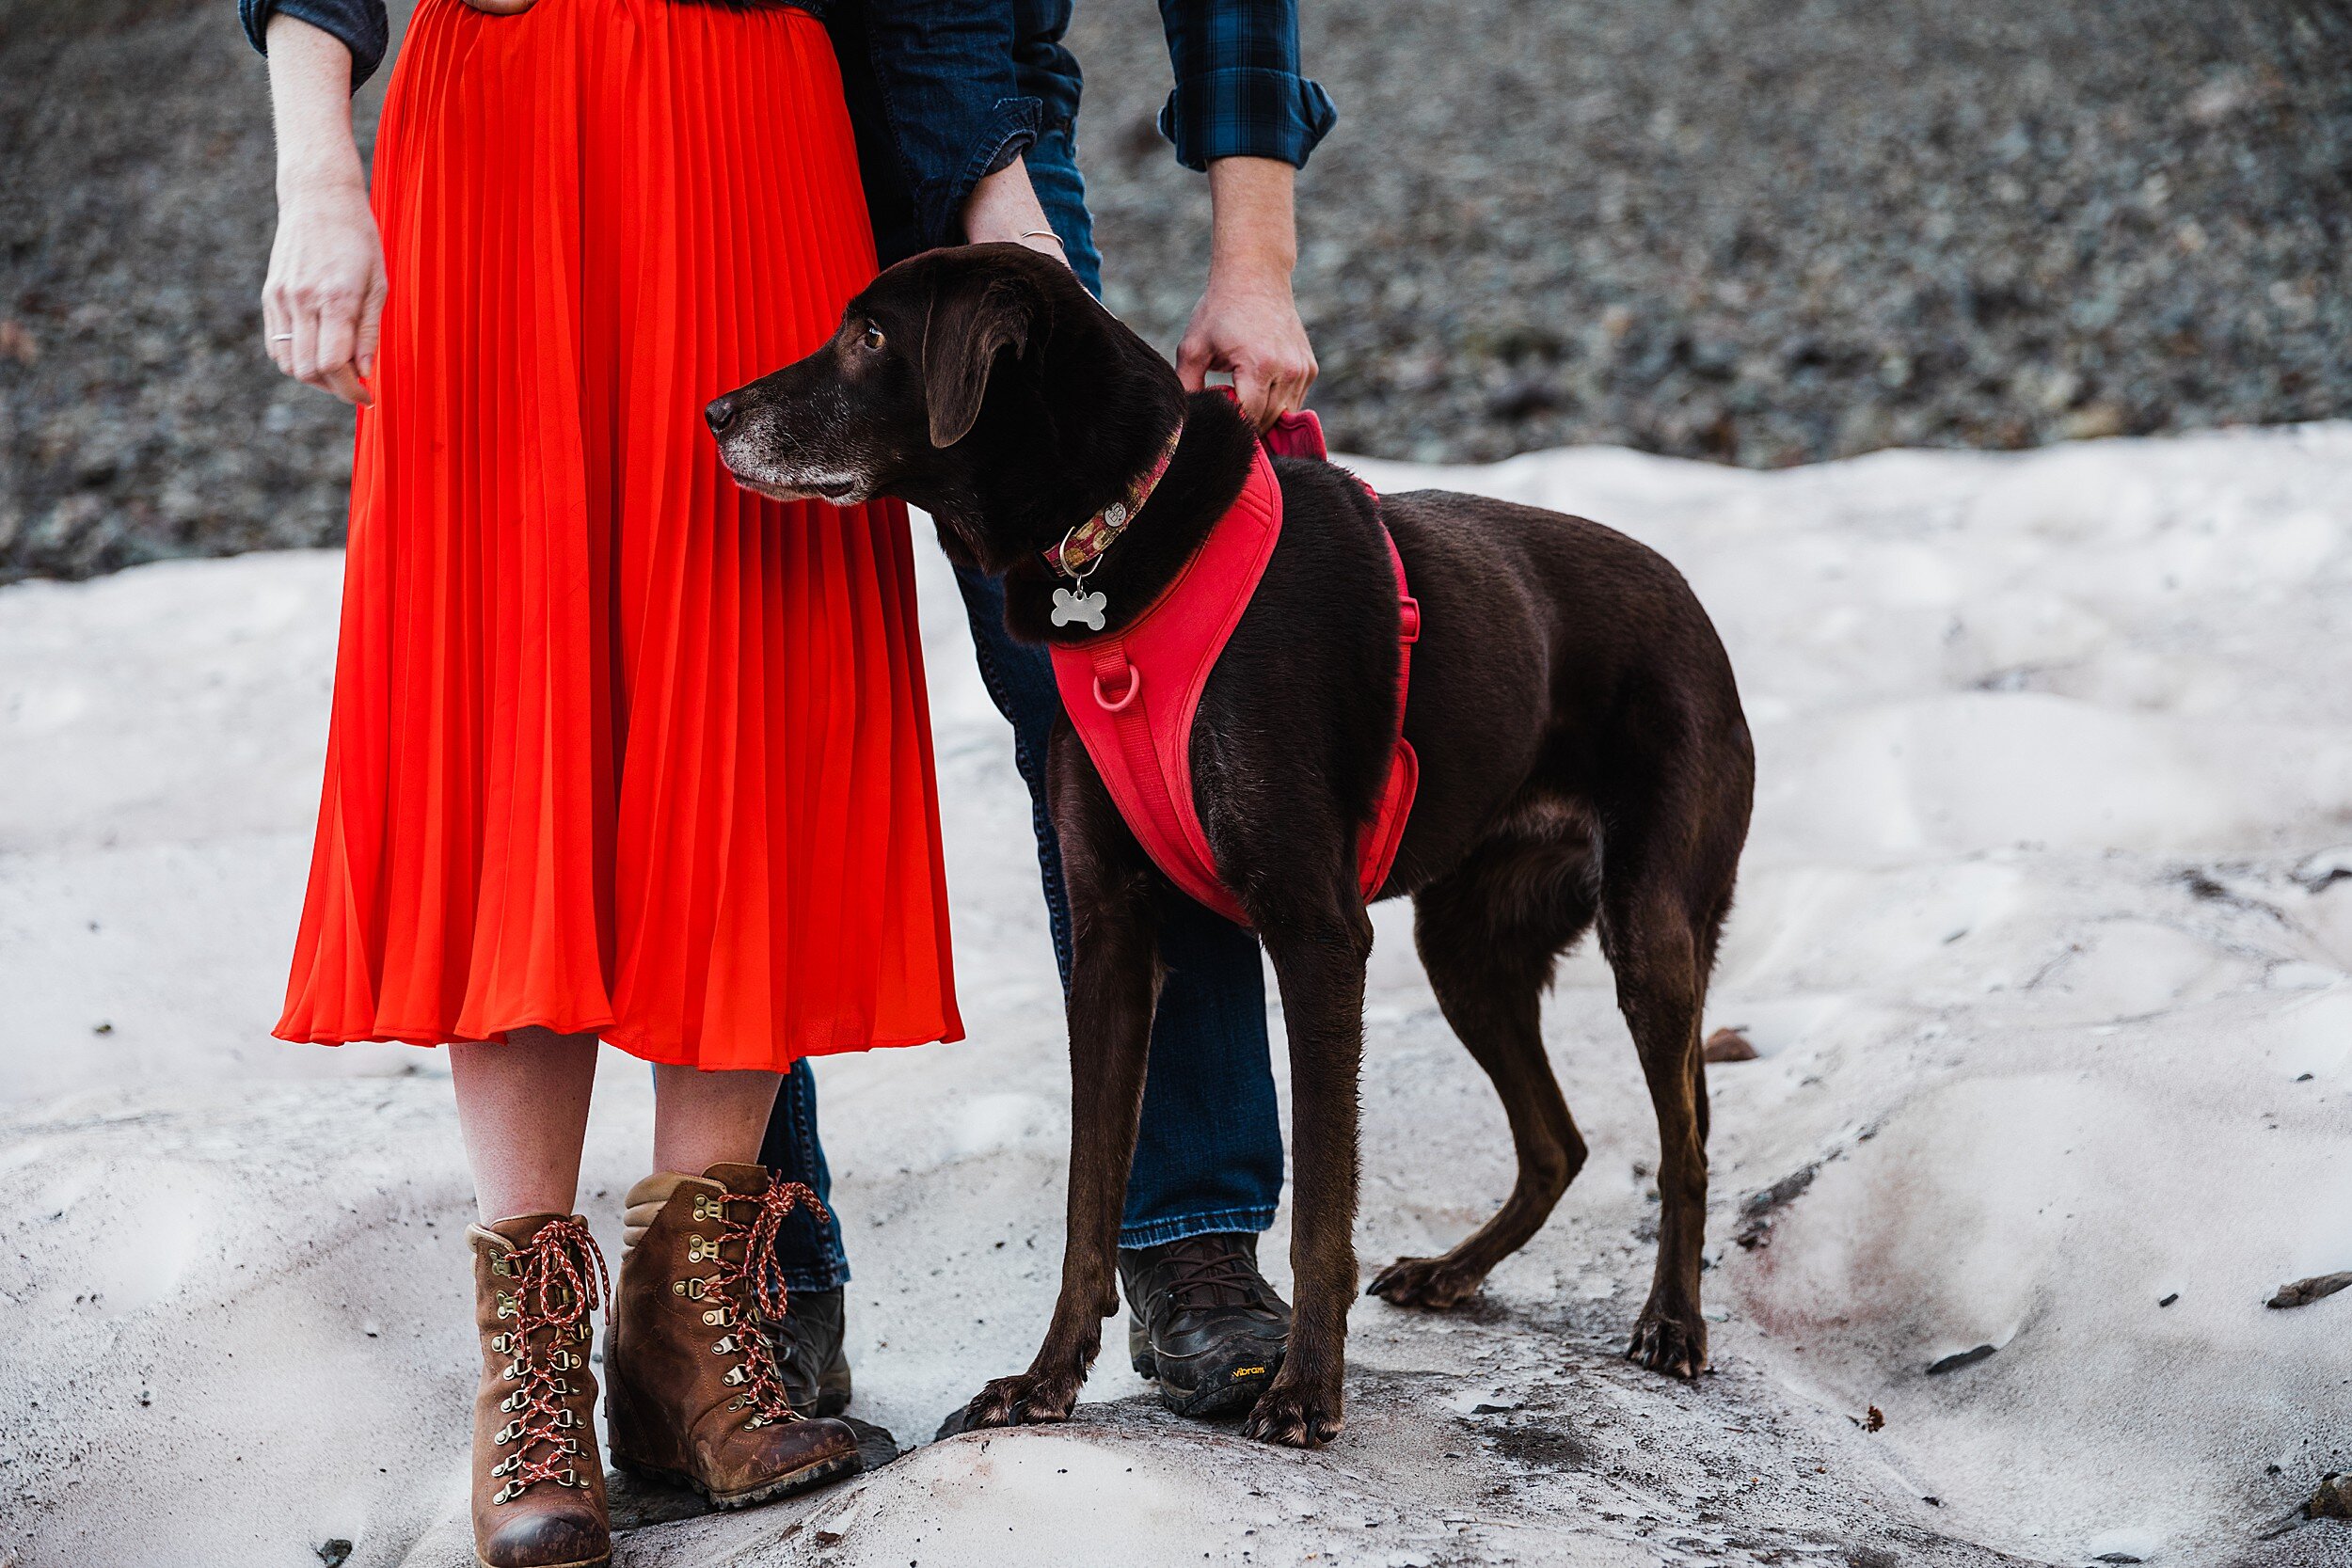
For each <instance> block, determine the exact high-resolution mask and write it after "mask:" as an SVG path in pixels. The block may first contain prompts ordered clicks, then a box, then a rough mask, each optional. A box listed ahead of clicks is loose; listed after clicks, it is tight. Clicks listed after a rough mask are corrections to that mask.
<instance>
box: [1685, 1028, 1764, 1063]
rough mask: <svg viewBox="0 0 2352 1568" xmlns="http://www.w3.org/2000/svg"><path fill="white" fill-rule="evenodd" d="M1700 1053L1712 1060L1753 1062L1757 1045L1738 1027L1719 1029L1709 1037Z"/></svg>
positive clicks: (1701, 1047) (1700, 1048)
mask: <svg viewBox="0 0 2352 1568" xmlns="http://www.w3.org/2000/svg"><path fill="white" fill-rule="evenodd" d="M1699 1054H1700V1055H1701V1056H1703V1057H1705V1058H1706V1059H1707V1060H1708V1061H1710V1062H1753V1061H1755V1060H1756V1047H1755V1045H1754V1044H1753V1043H1751V1042H1750V1041H1749V1039H1748V1037H1747V1036H1746V1035H1744V1034H1742V1033H1740V1030H1739V1028H1737V1027H1733V1028H1729V1029H1718V1030H1716V1031H1715V1032H1714V1033H1713V1034H1711V1035H1709V1036H1708V1037H1707V1043H1706V1044H1705V1045H1702V1046H1700V1047H1699Z"/></svg>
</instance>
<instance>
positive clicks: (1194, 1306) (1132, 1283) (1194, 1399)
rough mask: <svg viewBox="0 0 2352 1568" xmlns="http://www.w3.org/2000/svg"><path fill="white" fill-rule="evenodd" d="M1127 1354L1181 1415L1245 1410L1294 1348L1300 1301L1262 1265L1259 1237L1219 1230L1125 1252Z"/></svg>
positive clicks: (1121, 1276) (1122, 1259) (1122, 1251)
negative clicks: (1293, 1303) (1294, 1309)
mask: <svg viewBox="0 0 2352 1568" xmlns="http://www.w3.org/2000/svg"><path fill="white" fill-rule="evenodd" d="M1119 1281H1120V1284H1121V1285H1123V1286H1125V1287H1126V1291H1127V1305H1128V1307H1130V1308H1131V1309H1132V1311H1133V1313H1134V1315H1133V1316H1132V1317H1130V1318H1129V1319H1128V1320H1127V1354H1128V1355H1129V1356H1130V1357H1131V1358H1132V1359H1133V1360H1134V1362H1135V1367H1136V1371H1138V1372H1141V1373H1142V1374H1143V1375H1144V1376H1145V1377H1149V1378H1156V1379H1158V1380H1159V1385H1160V1402H1161V1403H1163V1404H1165V1405H1167V1406H1168V1408H1169V1409H1170V1410H1173V1411H1175V1412H1176V1413H1177V1414H1178V1415H1180V1416H1232V1415H1239V1414H1240V1413H1241V1412H1243V1411H1245V1410H1248V1408H1249V1407H1250V1406H1251V1405H1253V1404H1255V1403H1257V1402H1258V1396H1259V1395H1260V1394H1262V1393H1263V1392H1264V1391H1265V1386H1266V1385H1267V1384H1269V1383H1271V1382H1273V1381H1274V1374H1275V1373H1276V1372H1278V1371H1279V1370H1281V1369H1282V1356H1283V1354H1284V1353H1285V1352H1286V1351H1287V1350H1288V1349H1289V1348H1290V1335H1291V1309H1290V1305H1289V1304H1288V1303H1287V1302H1285V1301H1283V1299H1282V1298H1281V1297H1280V1296H1279V1295H1276V1294H1275V1293H1274V1287H1273V1286H1271V1285H1269V1284H1267V1283H1266V1281H1265V1276H1264V1275H1261V1274H1260V1273H1259V1272H1258V1238H1257V1237H1255V1236H1252V1235H1248V1234H1247V1233H1244V1232H1233V1231H1218V1232H1215V1233H1212V1234H1210V1235H1206V1236H1187V1237H1186V1238H1184V1240H1183V1241H1181V1242H1165V1243H1161V1244H1160V1245H1158V1246H1149V1247H1137V1248H1133V1249H1130V1248H1126V1247H1121V1248H1120V1253H1119Z"/></svg>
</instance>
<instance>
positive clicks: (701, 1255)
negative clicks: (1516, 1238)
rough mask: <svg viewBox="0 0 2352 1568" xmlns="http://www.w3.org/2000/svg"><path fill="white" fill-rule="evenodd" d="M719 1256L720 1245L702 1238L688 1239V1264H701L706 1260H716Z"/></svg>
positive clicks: (690, 1237) (693, 1237)
mask: <svg viewBox="0 0 2352 1568" xmlns="http://www.w3.org/2000/svg"><path fill="white" fill-rule="evenodd" d="M718 1256H719V1243H716V1242H708V1241H705V1240H704V1239H703V1238H702V1237H700V1236H689V1237H687V1238H686V1260H687V1261H688V1262H690V1263H700V1262H704V1261H706V1260H710V1259H717V1258H718Z"/></svg>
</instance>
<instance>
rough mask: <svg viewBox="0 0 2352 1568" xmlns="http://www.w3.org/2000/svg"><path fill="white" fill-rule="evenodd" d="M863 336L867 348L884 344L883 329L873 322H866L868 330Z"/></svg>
mask: <svg viewBox="0 0 2352 1568" xmlns="http://www.w3.org/2000/svg"><path fill="white" fill-rule="evenodd" d="M863 336H864V338H865V340H866V347H867V348H880V347H882V328H881V327H879V326H877V325H874V324H873V323H872V322H867V323H866V331H865V333H864V334H863Z"/></svg>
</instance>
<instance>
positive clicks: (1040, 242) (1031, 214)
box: [963, 158, 1070, 266]
mask: <svg viewBox="0 0 2352 1568" xmlns="http://www.w3.org/2000/svg"><path fill="white" fill-rule="evenodd" d="M963 237H964V238H965V239H966V240H969V241H970V242H971V243H972V244H974V245H989V244H992V243H994V242H997V241H1003V242H1005V243H1007V244H1010V245H1027V246H1028V247H1029V248H1030V249H1031V250H1041V251H1043V252H1044V253H1045V254H1046V255H1048V256H1052V257H1055V258H1057V260H1059V261H1060V262H1061V264H1062V265H1064V266H1068V265H1069V264H1070V258H1069V257H1067V256H1065V255H1063V254H1062V247H1061V241H1059V240H1058V239H1057V238H1055V237H1054V226H1053V225H1052V224H1050V223H1048V222H1046V221H1045V209H1044V208H1043V207H1041V206H1040V205H1039V204H1038V199H1037V187H1036V186H1034V185H1032V184H1030V183H1029V166H1028V165H1027V164H1025V163H1023V162H1022V161H1021V160H1020V159H1019V158H1015V159H1013V161H1012V162H1011V163H1009V164H1007V165H1006V166H1004V167H1002V168H1000V169H998V170H997V171H996V172H995V173H993V174H984V175H982V176H981V177H980V182H979V183H978V184H977V185H974V186H973V187H972V194H971V195H970V196H967V197H965V198H963Z"/></svg>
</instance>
